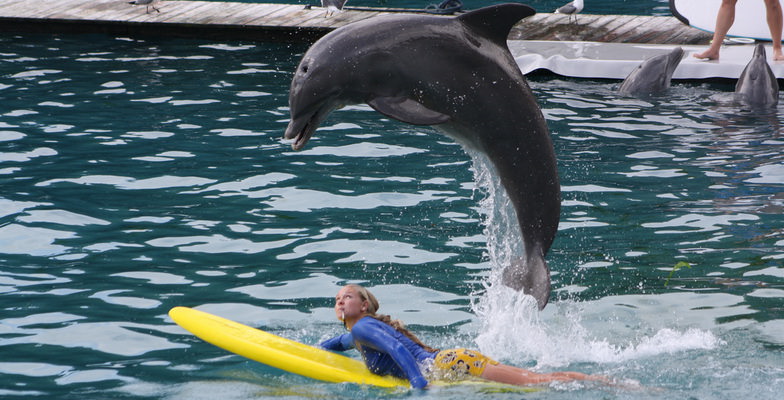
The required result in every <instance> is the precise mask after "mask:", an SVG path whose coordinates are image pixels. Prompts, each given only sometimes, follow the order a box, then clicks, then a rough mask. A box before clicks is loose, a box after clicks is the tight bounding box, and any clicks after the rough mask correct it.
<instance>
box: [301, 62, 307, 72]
mask: <svg viewBox="0 0 784 400" xmlns="http://www.w3.org/2000/svg"><path fill="white" fill-rule="evenodd" d="M302 72H303V73H307V72H308V65H307V64H305V65H303V66H302Z"/></svg>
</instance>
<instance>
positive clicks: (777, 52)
mask: <svg viewBox="0 0 784 400" xmlns="http://www.w3.org/2000/svg"><path fill="white" fill-rule="evenodd" d="M773 61H784V53H782V52H781V49H780V48H778V49H773Z"/></svg>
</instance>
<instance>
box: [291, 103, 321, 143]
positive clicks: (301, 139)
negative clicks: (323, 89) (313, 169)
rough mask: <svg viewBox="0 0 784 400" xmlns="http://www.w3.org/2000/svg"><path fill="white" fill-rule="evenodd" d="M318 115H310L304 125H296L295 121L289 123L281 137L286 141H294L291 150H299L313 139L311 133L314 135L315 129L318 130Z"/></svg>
mask: <svg viewBox="0 0 784 400" xmlns="http://www.w3.org/2000/svg"><path fill="white" fill-rule="evenodd" d="M318 115H319V113H318V112H316V113H314V114H313V115H311V117H310V118H308V119H307V121H306V122H305V123H304V125H303V124H301V123H297V121H296V120H292V121H291V122H290V123H289V126H288V128H286V133H285V134H284V135H283V137H284V138H286V139H294V142H292V143H291V148H292V149H293V150H295V151H297V150H301V149H302V148H303V147H305V145H306V144H307V143H308V140H310V138H311V137H313V133H315V132H316V128H318V120H317V118H318ZM299 125H302V127H301V128H299V127H298V126H299Z"/></svg>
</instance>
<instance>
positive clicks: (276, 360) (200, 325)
mask: <svg viewBox="0 0 784 400" xmlns="http://www.w3.org/2000/svg"><path fill="white" fill-rule="evenodd" d="M169 316H170V317H171V318H172V319H173V320H174V322H176V323H177V324H178V325H180V326H181V327H183V328H185V329H186V330H187V331H189V332H191V333H193V334H194V335H196V336H197V337H199V338H201V339H202V340H204V341H206V342H208V343H212V344H214V345H215V346H218V347H220V348H222V349H224V350H228V351H230V352H232V353H235V354H238V355H241V356H243V357H246V358H249V359H251V360H254V361H258V362H260V363H262V364H266V365H269V366H271V367H275V368H279V369H282V370H284V371H287V372H291V373H294V374H298V375H302V376H307V377H309V378H313V379H318V380H320V381H326V382H349V383H357V384H361V385H373V386H380V387H409V386H410V385H409V383H408V381H407V380H405V379H399V378H395V377H392V376H380V375H376V374H374V373H372V372H370V370H368V369H367V367H366V366H365V364H364V363H363V362H362V361H359V360H355V359H353V358H349V357H346V356H342V355H340V354H336V353H333V352H331V351H327V350H324V349H320V348H317V347H313V346H308V345H306V344H303V343H299V342H295V341H293V340H289V339H286V338H283V337H280V336H278V335H273V334H271V333H269V332H264V331H262V330H260V329H255V328H251V327H249V326H247V325H243V324H240V323H238V322H234V321H231V320H228V319H225V318H221V317H218V316H216V315H212V314H209V313H206V312H204V311H199V310H194V309H192V308H187V307H174V308H172V309H171V310H170V311H169ZM455 383H458V384H463V383H467V384H475V385H479V386H482V387H483V388H484V389H488V390H492V391H502V392H507V391H513V392H518V391H523V392H530V391H537V390H541V389H540V388H531V387H522V386H512V385H505V384H500V383H493V382H481V381H480V382H477V381H460V382H455ZM434 384H435V385H444V384H446V385H448V384H451V383H445V382H435V383H434Z"/></svg>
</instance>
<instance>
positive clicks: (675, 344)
mask: <svg viewBox="0 0 784 400" xmlns="http://www.w3.org/2000/svg"><path fill="white" fill-rule="evenodd" d="M469 154H470V155H471V156H472V158H473V161H474V177H475V181H476V183H477V190H479V191H481V193H482V195H483V198H482V199H481V200H480V212H481V213H482V214H483V215H482V217H483V224H484V234H485V236H486V238H487V258H488V259H489V260H488V261H489V264H490V265H491V270H490V272H489V274H488V276H487V278H486V280H485V281H484V282H482V284H483V290H482V291H481V292H477V293H474V294H473V301H472V306H473V311H474V312H475V313H476V315H477V317H478V318H479V321H480V330H479V332H480V334H479V335H478V336H477V337H476V339H475V341H476V343H477V344H478V345H479V348H480V350H481V351H482V352H484V353H486V354H488V355H490V356H492V357H495V358H498V359H501V360H504V361H509V362H511V363H514V364H517V365H524V364H530V363H532V362H533V363H535V364H536V367H537V368H541V367H544V368H558V367H564V366H567V365H569V364H572V363H600V364H604V363H618V362H624V361H628V360H633V359H639V358H644V357H651V356H656V355H660V354H668V353H675V352H680V351H686V350H692V349H713V348H715V347H716V346H718V345H719V344H720V343H721V340H719V339H718V338H716V336H714V335H713V334H712V333H711V332H709V331H705V330H699V329H688V330H685V331H678V330H676V329H672V328H666V327H664V328H659V330H658V331H657V332H655V333H654V334H652V335H650V336H636V337H627V338H625V339H619V338H617V337H612V341H611V340H610V339H608V335H611V336H612V333H611V332H612V329H607V326H605V325H602V327H600V331H597V332H592V331H591V330H590V329H589V328H586V326H585V324H584V323H583V319H584V318H592V319H596V317H595V316H593V315H592V311H588V307H589V306H590V303H580V302H574V301H562V302H559V303H556V304H550V305H549V306H548V308H547V309H546V310H545V311H544V312H540V311H539V310H538V307H537V304H536V300H535V299H534V298H533V297H532V296H529V295H526V294H523V293H522V292H517V291H515V290H513V289H511V288H509V287H507V286H505V285H503V284H502V282H501V280H502V272H503V269H504V268H505V266H506V265H509V263H510V262H511V261H512V260H513V259H515V258H517V257H521V256H522V254H523V251H524V250H523V247H522V238H521V233H520V230H519V227H518V223H517V219H516V214H515V210H514V208H513V207H512V205H511V202H510V201H509V198H508V196H506V192H505V190H504V188H503V186H501V183H500V180H499V179H497V178H496V175H495V171H494V168H493V166H492V164H491V163H490V161H489V160H488V159H487V158H486V157H484V156H483V155H482V154H480V153H477V152H469Z"/></svg>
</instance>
